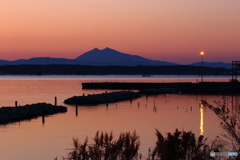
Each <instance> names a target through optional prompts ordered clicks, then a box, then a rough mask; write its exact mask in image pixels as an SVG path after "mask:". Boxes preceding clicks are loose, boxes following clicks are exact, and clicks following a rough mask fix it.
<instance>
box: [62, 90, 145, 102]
mask: <svg viewBox="0 0 240 160" xmlns="http://www.w3.org/2000/svg"><path fill="white" fill-rule="evenodd" d="M139 97H141V94H140V93H137V92H131V91H119V92H110V93H102V94H91V95H87V96H84V95H83V96H74V97H71V98H68V99H66V100H65V101H64V103H66V104H80V105H81V104H83V105H84V104H100V103H111V102H117V101H122V100H131V99H136V98H139Z"/></svg>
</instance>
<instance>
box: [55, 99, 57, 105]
mask: <svg viewBox="0 0 240 160" xmlns="http://www.w3.org/2000/svg"><path fill="white" fill-rule="evenodd" d="M55 106H57V97H55Z"/></svg>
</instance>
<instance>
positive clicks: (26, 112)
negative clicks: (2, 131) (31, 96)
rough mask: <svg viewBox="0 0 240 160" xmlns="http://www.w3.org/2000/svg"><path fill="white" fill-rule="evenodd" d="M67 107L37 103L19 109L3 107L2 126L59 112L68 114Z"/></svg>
mask: <svg viewBox="0 0 240 160" xmlns="http://www.w3.org/2000/svg"><path fill="white" fill-rule="evenodd" d="M66 111H67V107H64V106H55V105H52V104H47V103H37V104H31V105H28V104H27V105H25V106H19V107H1V108H0V124H6V123H9V122H17V121H21V120H25V119H31V118H35V117H38V116H44V115H51V114H55V113H59V112H66Z"/></svg>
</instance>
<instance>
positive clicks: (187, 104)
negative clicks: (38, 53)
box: [0, 76, 231, 160]
mask: <svg viewBox="0 0 240 160" xmlns="http://www.w3.org/2000/svg"><path fill="white" fill-rule="evenodd" d="M53 77H54V76H53ZM118 78H119V77H118ZM118 78H114V77H112V79H110V80H108V79H104V78H103V79H101V78H100V79H97V78H91V77H85V78H84V79H82V78H79V77H78V78H76V77H74V78H73V77H71V76H70V78H69V77H68V76H65V78H63V77H58V78H56V77H54V78H51V77H47V78H46V77H45V78H36V77H34V78H33V77H22V78H20V79H16V77H15V78H12V79H11V78H10V79H9V77H5V78H4V77H1V80H0V86H1V92H0V106H14V102H15V101H18V103H19V104H20V105H25V104H31V103H37V102H47V103H54V97H55V96H56V97H57V99H58V104H60V105H65V104H63V103H62V102H63V101H64V99H66V98H69V97H72V96H74V95H82V94H83V93H85V95H86V94H92V93H94V94H96V93H102V92H105V90H82V89H81V83H82V82H91V81H94V82H95V81H122V79H120V80H119V79H118ZM125 78H126V77H125ZM195 78H196V77H195ZM195 78H191V79H183V78H182V79H181V81H185V82H186V81H192V80H193V81H195ZM162 80H163V79H159V78H156V79H154V78H151V79H146V78H136V79H131V77H128V79H124V81H132V82H160V81H162ZM218 80H219V79H218ZM223 80H224V81H227V80H228V79H226V78H225V79H223ZM164 81H165V82H167V81H170V82H174V81H178V77H177V79H176V77H175V79H167V78H166V79H164ZM112 91H113V90H112ZM109 92H110V91H109ZM221 98H222V96H220V95H218V96H214V95H201V96H200V95H183V94H172V95H166V96H163V95H158V96H149V97H148V98H147V97H145V96H143V97H141V98H139V99H135V100H133V101H132V103H130V101H123V102H117V103H110V104H109V105H108V107H106V105H105V104H100V105H96V106H79V107H78V115H76V108H75V106H70V105H65V106H67V107H68V112H67V113H61V114H56V115H51V116H47V117H45V123H44V124H42V117H39V118H35V119H32V120H26V121H21V122H16V123H11V124H8V125H0V134H1V136H0V141H1V143H0V153H1V159H18V160H21V159H22V160H23V159H24V160H25V159H35V160H43V159H44V160H45V159H54V157H56V156H58V157H59V158H61V156H66V154H67V153H68V152H69V150H66V149H69V148H71V141H72V137H78V138H79V139H80V140H81V141H83V140H84V139H85V137H86V136H88V137H89V140H90V141H92V138H93V137H94V134H95V133H96V131H98V130H99V131H107V132H110V131H113V133H114V135H115V137H118V135H119V134H120V133H121V132H128V131H131V132H132V131H134V130H136V132H137V134H138V135H140V140H141V148H140V153H143V154H146V153H147V151H148V147H154V145H155V141H156V136H155V128H156V129H158V130H159V131H160V132H161V133H162V134H163V135H165V134H166V133H167V132H174V130H175V129H176V128H178V129H179V130H182V129H183V130H185V131H189V130H191V131H192V132H193V133H195V134H196V135H197V136H198V135H200V134H201V133H203V134H204V136H207V137H211V138H214V137H215V136H217V135H220V133H221V129H220V128H219V127H218V126H219V121H218V119H217V118H216V116H215V115H214V114H213V113H212V112H211V111H210V110H208V109H206V108H204V107H200V109H199V103H200V101H201V99H205V100H207V101H208V102H210V103H212V102H213V101H214V100H221ZM228 99H231V97H229V98H228ZM154 101H155V107H156V108H157V109H156V112H154V111H153V107H154ZM229 103H230V101H229ZM138 104H139V106H138ZM190 108H191V109H190ZM203 114H204V117H203ZM203 121H204V125H203ZM201 126H202V127H204V132H203V130H200V127H201ZM201 131H202V132H201ZM13 153H14V154H13Z"/></svg>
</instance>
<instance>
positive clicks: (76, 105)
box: [76, 101, 78, 116]
mask: <svg viewBox="0 0 240 160" xmlns="http://www.w3.org/2000/svg"><path fill="white" fill-rule="evenodd" d="M76 116H78V101H77V103H76Z"/></svg>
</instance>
